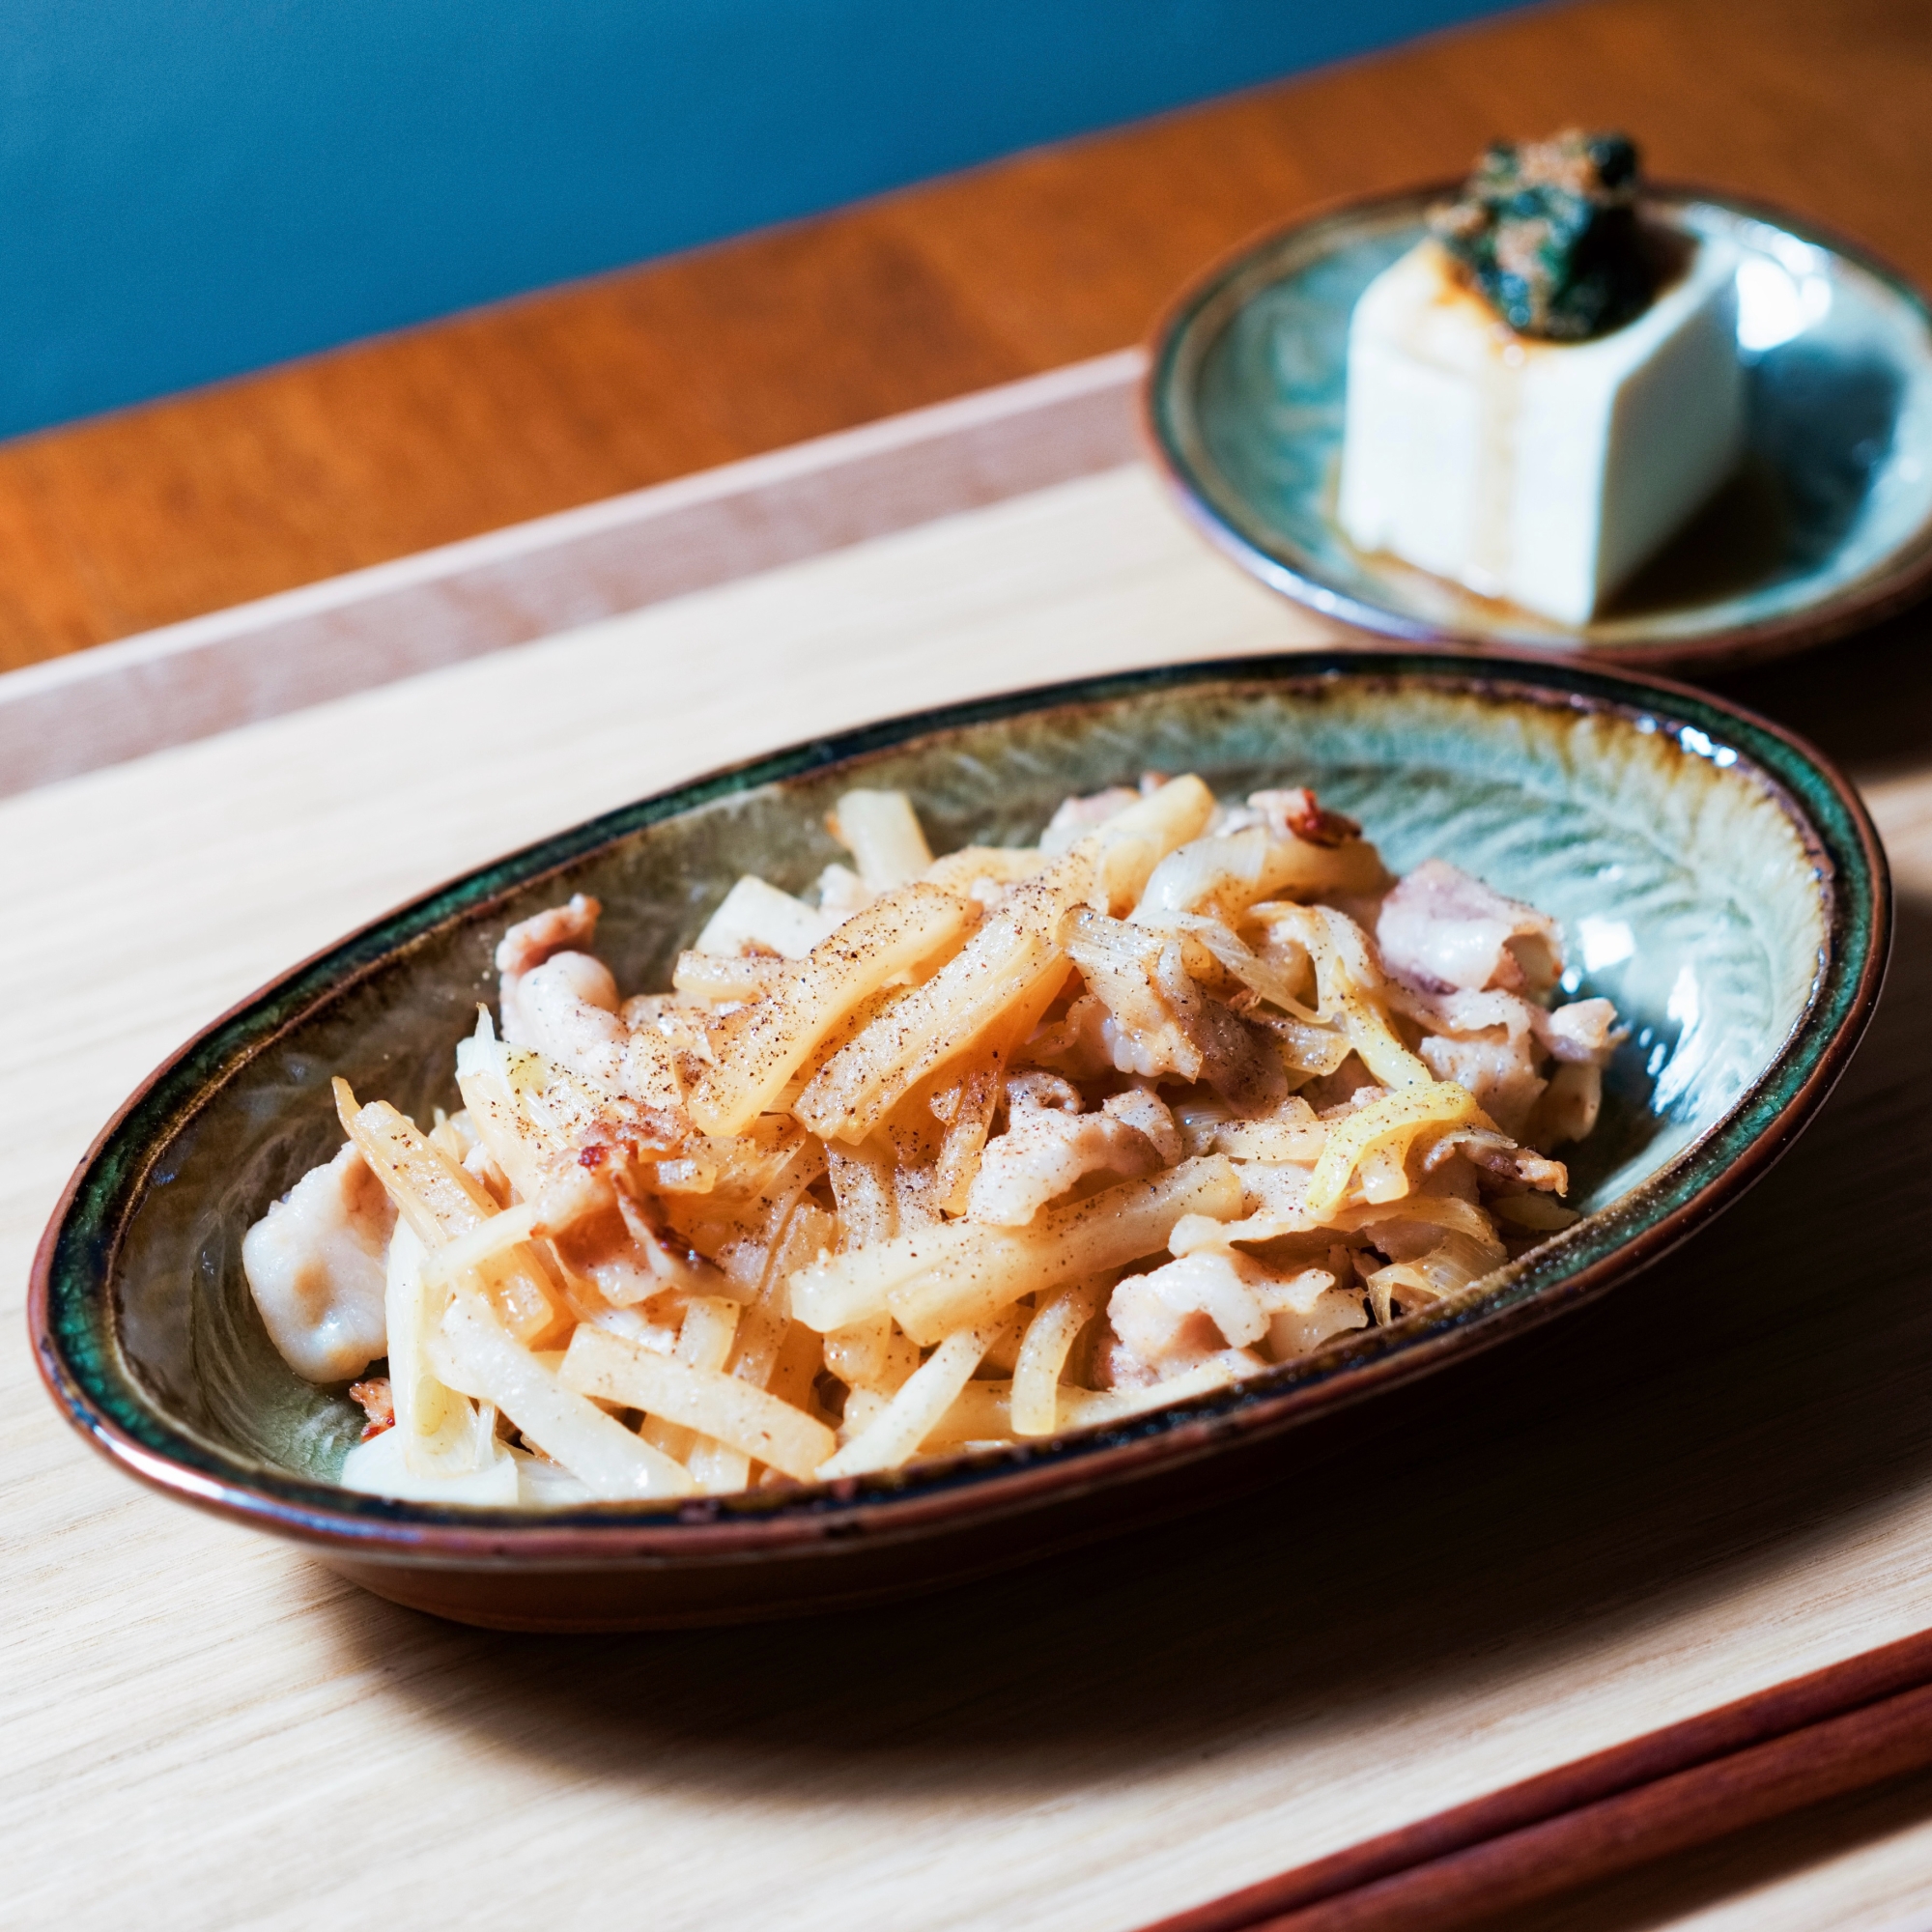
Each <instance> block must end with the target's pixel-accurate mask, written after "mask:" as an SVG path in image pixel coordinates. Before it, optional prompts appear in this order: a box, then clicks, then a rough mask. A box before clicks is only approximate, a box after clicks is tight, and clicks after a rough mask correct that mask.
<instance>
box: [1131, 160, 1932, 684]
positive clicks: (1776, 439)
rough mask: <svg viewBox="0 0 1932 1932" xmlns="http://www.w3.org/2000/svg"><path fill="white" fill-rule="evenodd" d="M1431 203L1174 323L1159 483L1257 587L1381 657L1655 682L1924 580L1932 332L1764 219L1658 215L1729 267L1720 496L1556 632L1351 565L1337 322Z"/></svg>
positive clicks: (1712, 212) (1385, 216)
mask: <svg viewBox="0 0 1932 1932" xmlns="http://www.w3.org/2000/svg"><path fill="white" fill-rule="evenodd" d="M1451 191H1452V189H1451V187H1450V186H1449V185H1438V186H1435V187H1430V188H1421V189H1413V190H1410V191H1408V192H1406V193H1403V194H1399V195H1395V196H1391V197H1388V198H1386V199H1381V200H1377V201H1370V202H1363V203H1359V204H1356V205H1354V206H1351V207H1348V208H1344V209H1341V210H1339V211H1337V212H1335V213H1329V214H1326V215H1322V216H1321V217H1319V218H1318V219H1316V220H1313V221H1309V222H1305V223H1302V224H1299V225H1297V226H1295V227H1293V228H1291V229H1288V230H1286V231H1284V232H1282V233H1279V234H1275V235H1271V236H1268V237H1266V238H1265V239H1264V240H1262V241H1258V242H1255V243H1253V244H1251V245H1250V246H1248V247H1246V248H1244V249H1242V250H1240V251H1239V252H1237V253H1236V255H1234V256H1232V257H1231V258H1229V259H1228V260H1226V261H1224V262H1222V263H1221V264H1219V265H1218V266H1217V267H1215V268H1214V269H1212V270H1209V271H1208V274H1206V275H1205V276H1204V277H1203V278H1202V279H1201V280H1200V281H1199V282H1197V283H1196V284H1195V285H1194V286H1193V287H1192V288H1191V289H1189V290H1188V291H1187V292H1186V293H1185V294H1183V295H1182V296H1181V297H1180V298H1179V300H1178V301H1177V302H1176V303H1175V305H1174V307H1173V308H1172V309H1171V310H1170V312H1169V314H1168V316H1167V318H1166V320H1165V322H1164V323H1163V324H1162V326H1161V327H1160V330H1159V332H1158V335H1157V337H1156V341H1155V345H1154V350H1153V356H1152V363H1151V369H1150V372H1149V376H1148V384H1147V390H1146V396H1145V407H1146V417H1147V429H1148V433H1149V439H1150V440H1151V444H1152V447H1153V451H1154V454H1155V457H1156V460H1157V461H1158V462H1159V464H1160V465H1161V467H1162V468H1163V469H1164V470H1165V471H1166V473H1167V476H1168V478H1169V479H1170V481H1171V483H1172V485H1173V487H1174V488H1175V489H1176V490H1177V491H1178V493H1179V497H1180V501H1181V503H1182V505H1183V506H1184V507H1185V508H1186V510H1187V511H1188V512H1189V513H1190V514H1191V515H1192V516H1193V517H1194V518H1195V519H1196V520H1197V521H1198V522H1199V524H1200V525H1201V526H1202V527H1203V528H1204V529H1205V530H1206V532H1207V533H1208V536H1209V537H1210V538H1211V539H1212V540H1213V541H1214V542H1215V543H1216V544H1218V545H1219V546H1220V547H1221V548H1222V549H1223V550H1225V551H1226V552H1227V553H1228V554H1230V555H1231V556H1233V557H1234V558H1235V559H1236V561H1237V562H1239V563H1240V564H1242V565H1243V566H1244V567H1245V568H1246V569H1248V570H1251V571H1252V572H1253V573H1254V574H1255V575H1256V576H1257V577H1259V578H1260V579H1261V580H1262V581H1263V582H1265V583H1268V584H1271V585H1273V587H1274V588H1275V589H1277V590H1280V591H1283V592H1285V593H1286V594H1287V595H1289V596H1291V597H1293V598H1295V599H1297V600H1299V601H1300V602H1302V603H1304V604H1307V605H1310V606H1312V607H1313V608H1314V609H1316V610H1318V611H1323V612H1325V613H1326V614H1327V615H1329V616H1331V617H1335V618H1338V619H1340V620H1341V621H1342V622H1344V623H1347V624H1351V625H1354V626H1356V627H1358V628H1360V629H1363V630H1368V631H1374V632H1378V633H1381V634H1383V635H1386V636H1389V637H1395V638H1406V639H1419V640H1429V641H1436V642H1446V643H1456V644H1463V645H1472V646H1481V647H1494V648H1499V649H1504V650H1517V651H1520V650H1537V651H1564V652H1577V651H1582V652H1588V653H1590V654H1591V655H1593V656H1596V657H1601V658H1606V659H1611V660H1615V661H1618V662H1623V663H1627V664H1632V665H1635V666H1643V667H1649V668H1658V669H1662V668H1673V667H1679V666H1690V665H1697V666H1709V665H1712V664H1715V663H1719V662H1732V661H1737V660H1742V659H1746V658H1752V657H1761V656H1769V655H1772V654H1774V653H1776V652H1780V651H1789V650H1797V649H1800V648H1802V647H1804V646H1805V645H1808V644H1813V643H1817V642H1819V641H1821V640H1823V639H1827V638H1831V637H1834V636H1838V635H1840V634H1842V633H1843V632H1845V631H1847V630H1850V629H1852V628H1853V627H1854V626H1856V625H1858V624H1861V623H1865V622H1869V621H1871V620H1872V619H1873V618H1875V617H1876V616H1878V615H1880V614H1882V613H1883V612H1885V611H1889V610H1892V609H1895V608H1897V607H1898V606H1900V605H1902V604H1904V603H1906V602H1908V601H1910V600H1911V599H1912V598H1914V597H1916V596H1917V595H1918V594H1919V592H1920V591H1921V590H1922V588H1923V587H1924V585H1925V583H1926V582H1927V580H1928V577H1932V313H1928V310H1927V306H1926V302H1925V298H1923V297H1922V296H1920V295H1919V294H1918V291H1917V290H1915V289H1914V288H1912V287H1911V286H1910V285H1909V284H1908V283H1906V282H1905V281H1904V280H1903V279H1901V278H1900V277H1899V276H1898V275H1896V274H1894V273H1893V272H1892V271H1891V270H1888V269H1886V268H1884V267H1883V266H1881V265H1880V264H1879V263H1877V262H1875V261H1873V260H1871V259H1870V258H1869V257H1867V256H1865V255H1863V254H1861V253H1860V252H1859V251H1857V250H1855V249H1853V248H1851V247H1850V246H1848V245H1847V244H1846V243H1844V242H1842V241H1833V240H1831V239H1828V238H1827V237H1825V236H1823V235H1821V234H1819V233H1818V232H1817V231H1816V230H1814V229H1811V228H1807V227H1804V226H1803V225H1801V224H1800V223H1797V222H1795V221H1792V220H1790V219H1788V218H1787V217H1785V216H1782V215H1779V214H1776V213H1772V212H1771V211H1769V210H1764V209H1758V208H1754V207H1750V206H1747V205H1745V204H1742V203H1738V202H1734V201H1728V200H1723V199H1720V198H1719V197H1717V196H1715V195H1705V194H1696V193H1690V192H1686V191H1668V192H1665V191H1660V192H1658V193H1656V194H1655V195H1654V196H1653V197H1652V202H1651V205H1652V208H1653V209H1654V211H1655V213H1657V214H1658V215H1659V217H1660V218H1662V219H1663V220H1666V221H1669V222H1671V223H1673V224H1675V225H1677V226H1679V227H1682V228H1684V229H1686V230H1688V231H1689V232H1690V233H1692V234H1695V235H1726V236H1729V237H1730V238H1731V239H1732V241H1735V243H1736V244H1737V246H1738V249H1739V251H1740V253H1741V256H1742V258H1743V259H1742V264H1741V266H1740V269H1739V271H1738V336H1739V350H1740V354H1741V355H1742V356H1743V358H1744V361H1745V363H1746V367H1747V409H1748V430H1747V438H1748V448H1747V457H1746V461H1745V463H1744V465H1743V467H1742V469H1740V471H1739V473H1738V475H1737V476H1736V478H1735V479H1734V480H1733V481H1732V483H1730V484H1729V485H1727V486H1726V487H1725V489H1724V490H1723V491H1721V492H1720V493H1719V496H1718V497H1716V498H1715V499H1714V500H1713V501H1712V502H1711V503H1710V504H1709V505H1708V506H1707V508H1706V509H1705V510H1704V511H1703V512H1701V513H1700V514H1699V516H1698V517H1697V518H1696V519H1695V520H1694V521H1693V522H1692V523H1691V525H1690V526H1689V527H1688V528H1686V529H1685V530H1684V531H1682V532H1680V534H1679V535H1678V536H1677V537H1676V538H1675V539H1673V541H1672V542H1671V544H1670V545H1669V546H1668V548H1667V549H1666V550H1665V551H1664V552H1663V553H1662V554H1661V555H1660V556H1658V557H1657V558H1655V559H1654V560H1653V561H1652V562H1651V563H1650V564H1648V565H1646V566H1645V568H1644V569H1643V570H1642V571H1641V572H1640V573H1639V575H1638V577H1637V578H1636V580H1635V581H1634V582H1632V583H1631V584H1630V585H1628V586H1627V587H1626V589H1625V590H1623V591H1622V592H1620V593H1619V595H1618V598H1617V599H1616V601H1615V602H1614V604H1613V605H1612V606H1611V607H1610V608H1609V609H1608V610H1607V611H1605V612H1604V614H1603V615H1602V616H1600V617H1599V618H1598V619H1597V620H1596V621H1594V622H1592V623H1590V624H1587V625H1584V626H1581V627H1580V628H1573V627H1570V626H1566V625H1562V624H1557V623H1553V622H1551V621H1550V620H1548V619H1547V618H1543V617H1538V616H1535V615H1532V614H1531V613H1530V612H1528V611H1521V610H1519V609H1518V608H1517V607H1515V606H1514V605H1509V604H1501V603H1495V602H1492V601H1491V600H1489V599H1487V598H1482V597H1478V596H1475V595H1474V594H1473V593H1471V592H1469V591H1466V590H1463V588H1461V587H1460V586H1459V585H1457V584H1453V583H1450V582H1447V581H1446V580H1444V579H1441V578H1437V577H1432V576H1430V575H1428V574H1427V573H1425V572H1423V571H1420V570H1415V569H1412V568H1410V567H1409V566H1408V565H1406V564H1404V563H1401V562H1399V561H1397V560H1396V559H1394V558H1392V557H1387V556H1369V555H1365V554H1362V553H1361V552H1359V551H1357V550H1355V549H1354V548H1353V547H1352V546H1351V545H1350V543H1349V541H1348V540H1347V538H1346V537H1344V536H1343V534H1342V532H1341V530H1340V528H1339V526H1337V524H1336V522H1335V517H1334V507H1335V497H1336V487H1337V481H1338V477H1339V472H1340V465H1341V451H1342V416H1343V392H1344V386H1345V377H1346V374H1347V361H1348V335H1349V317H1350V312H1351V311H1352V309H1353V308H1354V305H1355V298H1357V297H1358V296H1359V295H1360V294H1361V293H1362V291H1363V289H1365V288H1366V287H1367V286H1368V284H1369V283H1370V282H1371V281H1372V280H1373V279H1374V278H1375V277H1376V276H1377V275H1378V274H1379V273H1380V272H1381V270H1383V269H1385V268H1387V267H1388V265H1389V264H1390V263H1391V262H1393V261H1395V259H1396V258H1397V257H1398V256H1400V255H1402V254H1404V253H1406V251H1407V250H1408V249H1409V248H1411V247H1413V246H1414V244H1415V243H1416V242H1417V241H1419V240H1420V239H1421V238H1422V236H1423V234H1424V232H1425V231H1424V215H1425V213H1426V211H1427V210H1428V208H1429V207H1430V206H1431V205H1432V204H1433V203H1435V202H1437V201H1439V200H1441V199H1443V198H1444V197H1445V196H1446V195H1447V194H1449V193H1450V192H1451Z"/></svg>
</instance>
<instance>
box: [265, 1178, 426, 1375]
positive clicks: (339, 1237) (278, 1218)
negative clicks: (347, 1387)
mask: <svg viewBox="0 0 1932 1932" xmlns="http://www.w3.org/2000/svg"><path fill="white" fill-rule="evenodd" d="M395 1225H396V1210H395V1208H394V1207H393V1206H392V1205H391V1203H390V1201H389V1197H388V1195H387V1194H386V1193H384V1190H383V1183H382V1182H381V1181H380V1180H378V1179H376V1177H375V1175H374V1174H372V1173H371V1172H370V1170H369V1168H368V1165H367V1164H366V1163H365V1162H364V1160H363V1158H362V1156H361V1155H360V1154H359V1153H357V1152H356V1151H355V1148H354V1147H345V1148H344V1149H343V1150H342V1151H341V1152H340V1153H338V1154H337V1155H336V1156H335V1158H334V1159H333V1160H331V1161H328V1162H327V1163H326V1164H325V1165H323V1166H321V1167H316V1168H311V1169H310V1170H309V1172H308V1173H307V1174H305V1175H303V1176H302V1178H301V1179H299V1180H298V1181H297V1182H296V1184H295V1185H294V1186H293V1187H292V1188H290V1189H289V1191H288V1193H286V1194H285V1195H284V1196H283V1197H282V1198H281V1200H279V1201H277V1202H276V1203H275V1204H274V1205H273V1206H272V1207H271V1208H270V1209H269V1211H268V1213H267V1214H265V1215H264V1216H263V1217H262V1218H261V1220H259V1221H257V1222H256V1223H255V1225H254V1226H253V1227H252V1228H250V1229H249V1230H248V1232H247V1234H246V1235H244V1236H242V1237H241V1272H242V1273H243V1274H244V1275H245V1276H246V1277H247V1279H248V1289H249V1292H250V1293H252V1294H253V1295H254V1297H255V1306H256V1307H257V1308H259V1309H260V1310H261V1311H262V1321H263V1323H264V1325H265V1326H266V1327H267V1328H268V1331H269V1339H270V1341H271V1342H273V1343H274V1345H275V1347H276V1349H277V1350H279V1352H280V1354H281V1357H282V1359H283V1360H284V1361H285V1362H287V1363H288V1365H289V1367H290V1368H292V1369H293V1370H294V1371H295V1372H296V1374H297V1375H298V1376H300V1377H301V1378H302V1379H303V1380H304V1381H311V1382H346V1381H348V1380H350V1379H351V1378H353V1377H355V1376H359V1375H360V1374H361V1373H362V1371H363V1370H364V1369H366V1368H367V1367H368V1366H369V1364H370V1363H371V1362H373V1361H374V1360H375V1359H376V1358H377V1357H378V1356H379V1355H382V1354H384V1353H386V1352H387V1350H388V1339H387V1331H386V1328H385V1325H384V1293H385V1290H386V1288H387V1282H388V1275H387V1270H386V1268H385V1266H384V1257H385V1255H386V1254H387V1252H388V1246H389V1236H390V1234H391V1233H392V1232H393V1230H394V1228H395Z"/></svg>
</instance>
